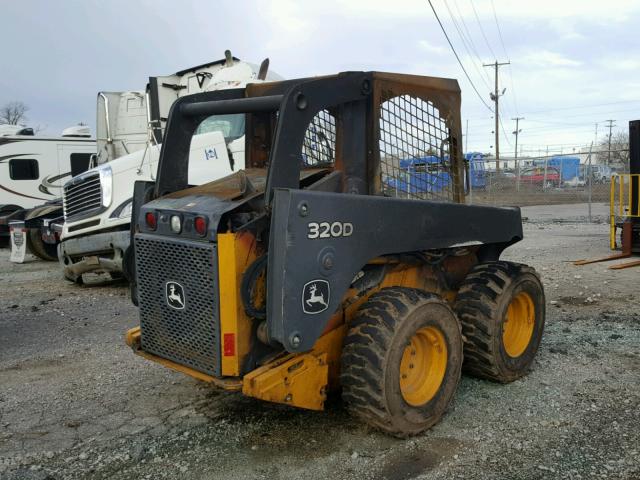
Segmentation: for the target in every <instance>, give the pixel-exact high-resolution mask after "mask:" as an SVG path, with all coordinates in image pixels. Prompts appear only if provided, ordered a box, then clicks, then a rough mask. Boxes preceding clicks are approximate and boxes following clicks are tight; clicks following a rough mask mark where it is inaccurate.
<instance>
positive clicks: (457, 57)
mask: <svg viewBox="0 0 640 480" xmlns="http://www.w3.org/2000/svg"><path fill="white" fill-rule="evenodd" d="M427 1H428V2H429V6H430V7H431V10H433V14H434V16H435V17H436V20H437V21H438V25H440V29H441V30H442V33H443V34H444V37H445V38H446V39H447V43H448V44H449V46H450V47H451V51H452V52H453V54H454V55H455V57H456V60H458V63H459V64H460V68H462V71H463V72H464V74H465V76H466V77H467V80H468V81H469V83H470V84H471V86H472V87H473V90H474V91H475V92H476V95H477V96H478V98H479V99H480V101H481V102H482V103H483V105H484V106H485V107H487V109H488V110H489V111H491V112H493V109H492V108H491V107H490V106H489V105H488V104H487V102H485V100H484V99H483V98H482V96H481V95H480V92H478V89H477V88H476V86H475V84H474V83H473V81H472V80H471V77H470V76H469V73H468V72H467V69H466V68H464V65H463V64H462V61H461V60H460V57H459V56H458V52H456V49H455V47H454V46H453V43H451V40H450V39H449V35H448V34H447V31H446V30H445V28H444V25H442V22H441V21H440V17H439V16H438V13H437V12H436V9H435V7H434V6H433V3H431V0H427Z"/></svg>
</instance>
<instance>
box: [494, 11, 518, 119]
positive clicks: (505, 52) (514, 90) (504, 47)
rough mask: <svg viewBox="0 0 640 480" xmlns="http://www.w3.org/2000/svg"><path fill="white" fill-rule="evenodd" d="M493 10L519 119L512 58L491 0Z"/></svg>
mask: <svg viewBox="0 0 640 480" xmlns="http://www.w3.org/2000/svg"><path fill="white" fill-rule="evenodd" d="M491 9H492V10H493V19H494V20H495V22H496V28H497V29H498V38H499V39H500V44H501V45H502V51H503V52H504V56H505V57H507V61H508V62H509V64H508V65H507V68H508V70H509V83H511V90H512V91H513V107H514V109H515V111H516V116H517V117H519V116H520V112H519V109H518V97H517V95H516V86H515V83H514V81H513V70H512V68H511V58H509V54H508V53H507V47H506V46H505V44H504V39H503V38H502V29H501V28H500V22H498V15H497V14H496V7H495V5H494V3H493V0H491Z"/></svg>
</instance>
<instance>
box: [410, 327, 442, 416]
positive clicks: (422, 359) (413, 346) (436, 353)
mask: <svg viewBox="0 0 640 480" xmlns="http://www.w3.org/2000/svg"><path fill="white" fill-rule="evenodd" d="M446 370H447V344H446V342H445V339H444V335H443V334H442V332H441V331H440V330H439V329H437V328H436V327H424V328H421V329H420V330H418V331H417V332H416V333H415V335H414V336H413V337H411V341H410V342H409V345H407V347H406V348H405V349H404V352H403V354H402V360H401V361H400V391H401V392H402V397H403V398H404V400H405V402H407V403H408V404H409V405H411V406H414V407H418V406H420V405H424V404H425V403H427V402H428V401H430V400H431V399H432V398H433V397H434V396H435V394H436V393H437V392H438V389H439V388H440V385H441V384H442V380H443V379H444V374H445V372H446Z"/></svg>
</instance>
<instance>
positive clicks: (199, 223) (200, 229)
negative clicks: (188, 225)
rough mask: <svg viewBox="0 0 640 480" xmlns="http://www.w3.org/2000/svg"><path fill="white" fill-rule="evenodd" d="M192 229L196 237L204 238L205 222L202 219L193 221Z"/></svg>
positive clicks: (205, 231) (198, 218) (197, 218)
mask: <svg viewBox="0 0 640 480" xmlns="http://www.w3.org/2000/svg"><path fill="white" fill-rule="evenodd" d="M193 228H195V230H196V233H197V234H198V235H202V236H204V234H205V233H207V220H206V219H205V218H204V217H196V218H195V219H194V220H193Z"/></svg>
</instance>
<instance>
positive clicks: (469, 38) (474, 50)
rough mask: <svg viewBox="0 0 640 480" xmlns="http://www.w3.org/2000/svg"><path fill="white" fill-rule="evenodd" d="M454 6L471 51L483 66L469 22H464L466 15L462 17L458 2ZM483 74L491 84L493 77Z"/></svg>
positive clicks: (484, 72) (454, 0)
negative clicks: (468, 25)
mask: <svg viewBox="0 0 640 480" xmlns="http://www.w3.org/2000/svg"><path fill="white" fill-rule="evenodd" d="M445 3H446V0H445ZM453 6H454V7H455V8H456V12H458V17H459V18H460V22H461V23H462V28H464V31H465V32H466V33H467V39H468V40H469V44H470V45H471V49H472V50H473V53H474V54H475V56H476V58H477V59H478V64H479V65H482V59H481V58H480V55H479V54H478V49H477V48H476V44H475V43H474V41H473V36H472V35H471V32H470V31H469V28H468V27H467V22H465V21H464V15H462V12H461V11H460V8H459V7H458V2H457V0H453ZM481 70H482V69H481ZM482 73H483V74H484V76H485V77H486V78H487V80H488V81H489V82H491V77H489V74H488V73H487V72H486V70H482ZM485 84H486V83H485ZM486 85H487V88H488V89H489V90H491V87H490V86H489V85H488V84H486Z"/></svg>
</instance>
